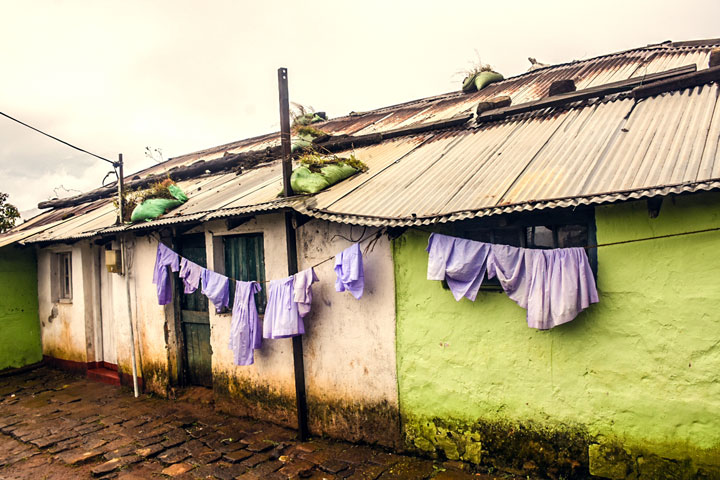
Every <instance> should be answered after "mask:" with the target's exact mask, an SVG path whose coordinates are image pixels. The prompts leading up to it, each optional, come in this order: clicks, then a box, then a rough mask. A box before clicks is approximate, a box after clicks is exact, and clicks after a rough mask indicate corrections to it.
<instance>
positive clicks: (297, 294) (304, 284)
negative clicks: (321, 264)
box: [293, 268, 318, 317]
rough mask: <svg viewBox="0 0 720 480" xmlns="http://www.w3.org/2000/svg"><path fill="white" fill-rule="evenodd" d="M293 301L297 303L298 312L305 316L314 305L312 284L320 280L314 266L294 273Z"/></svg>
mask: <svg viewBox="0 0 720 480" xmlns="http://www.w3.org/2000/svg"><path fill="white" fill-rule="evenodd" d="M294 277H295V282H294V287H293V301H294V302H295V303H296V304H297V309H298V313H299V314H300V316H301V317H305V315H307V314H308V313H310V307H311V306H312V284H313V283H315V282H317V281H318V277H317V275H316V274H315V270H314V269H313V268H308V269H306V270H303V271H302V272H300V273H296V274H295V275H294Z"/></svg>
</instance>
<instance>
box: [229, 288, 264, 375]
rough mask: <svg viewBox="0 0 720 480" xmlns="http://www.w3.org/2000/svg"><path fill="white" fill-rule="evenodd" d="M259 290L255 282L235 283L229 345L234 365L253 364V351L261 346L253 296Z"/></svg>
mask: <svg viewBox="0 0 720 480" xmlns="http://www.w3.org/2000/svg"><path fill="white" fill-rule="evenodd" d="M260 290H261V287H260V284H259V283H257V282H241V281H239V280H238V281H236V282H235V300H234V301H233V310H232V323H231V324H230V344H229V347H230V350H232V351H233V353H234V360H235V365H252V364H253V363H254V362H255V354H254V352H255V349H258V348H260V347H261V346H262V332H261V331H260V324H259V319H258V312H257V306H256V305H255V294H256V293H257V292H259V291H260Z"/></svg>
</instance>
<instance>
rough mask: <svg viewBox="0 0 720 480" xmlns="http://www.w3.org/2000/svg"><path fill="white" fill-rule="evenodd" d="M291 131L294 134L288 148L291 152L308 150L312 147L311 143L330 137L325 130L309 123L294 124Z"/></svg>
mask: <svg viewBox="0 0 720 480" xmlns="http://www.w3.org/2000/svg"><path fill="white" fill-rule="evenodd" d="M293 133H294V134H295V136H294V137H293V140H292V147H291V149H290V151H292V152H296V151H303V150H309V149H311V148H312V145H313V143H315V142H317V141H324V140H327V139H328V138H330V135H328V134H327V133H326V132H323V131H322V130H319V129H317V128H315V127H311V126H309V125H306V126H296V127H295V128H293Z"/></svg>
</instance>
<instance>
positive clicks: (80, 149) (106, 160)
mask: <svg viewBox="0 0 720 480" xmlns="http://www.w3.org/2000/svg"><path fill="white" fill-rule="evenodd" d="M0 115H2V116H3V117H5V118H9V119H10V120H12V121H13V122H17V123H19V124H20V125H23V126H25V127H27V128H29V129H31V130H35V131H36V132H38V133H41V134H43V135H45V136H46V137H50V138H52V139H53V140H57V141H58V142H60V143H62V144H64V145H67V146H68V147H70V148H74V149H75V150H78V151H80V152H83V153H87V154H88V155H92V156H93V157H95V158H99V159H100V160H103V161H105V162H108V163H110V164H112V166H113V167H116V166H117V165H118V163H117V162H114V161H112V160H108V159H107V158H105V157H101V156H100V155H95V154H94V153H92V152H88V151H87V150H85V149H83V148H80V147H76V146H75V145H73V144H71V143H68V142H66V141H65V140H60V139H59V138H57V137H53V136H52V135H50V134H49V133H45V132H43V131H42V130H39V129H37V128H35V127H33V126H32V125H28V124H27V123H25V122H22V121H20V120H18V119H17V118H13V117H11V116H10V115H8V114H7V113H3V112H0Z"/></svg>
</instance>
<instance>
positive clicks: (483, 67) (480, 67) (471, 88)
mask: <svg viewBox="0 0 720 480" xmlns="http://www.w3.org/2000/svg"><path fill="white" fill-rule="evenodd" d="M464 73H465V79H464V80H463V84H462V91H463V92H465V93H471V92H476V91H478V90H482V89H483V88H485V87H487V86H488V85H490V84H491V83H495V82H499V81H501V80H503V79H504V78H505V77H503V76H502V74H500V73H498V72H496V71H495V70H493V68H492V67H491V66H490V65H489V64H487V63H482V62H479V63H477V64H476V65H474V66H473V67H472V68H471V69H470V70H467V71H466V72H464Z"/></svg>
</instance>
